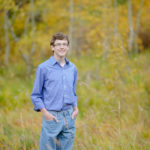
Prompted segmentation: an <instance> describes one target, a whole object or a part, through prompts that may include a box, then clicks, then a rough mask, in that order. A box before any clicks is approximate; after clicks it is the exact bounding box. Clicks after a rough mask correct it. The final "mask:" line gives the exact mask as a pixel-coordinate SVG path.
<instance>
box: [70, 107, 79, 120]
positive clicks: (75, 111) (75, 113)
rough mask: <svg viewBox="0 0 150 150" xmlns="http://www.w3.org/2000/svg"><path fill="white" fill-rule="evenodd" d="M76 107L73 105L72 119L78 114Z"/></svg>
mask: <svg viewBox="0 0 150 150" xmlns="http://www.w3.org/2000/svg"><path fill="white" fill-rule="evenodd" d="M78 112H79V111H78V108H77V107H74V111H73V113H72V119H74V118H76V117H77V115H78Z"/></svg>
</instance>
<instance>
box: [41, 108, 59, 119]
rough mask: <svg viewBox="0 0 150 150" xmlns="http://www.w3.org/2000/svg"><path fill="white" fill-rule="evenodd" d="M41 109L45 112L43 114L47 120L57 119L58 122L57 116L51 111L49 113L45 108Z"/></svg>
mask: <svg viewBox="0 0 150 150" xmlns="http://www.w3.org/2000/svg"><path fill="white" fill-rule="evenodd" d="M41 111H42V112H43V115H44V117H45V119H46V120H49V121H50V120H55V121H56V122H58V120H57V118H56V117H55V116H53V115H52V114H51V113H49V112H48V111H47V110H46V109H45V108H43V109H41Z"/></svg>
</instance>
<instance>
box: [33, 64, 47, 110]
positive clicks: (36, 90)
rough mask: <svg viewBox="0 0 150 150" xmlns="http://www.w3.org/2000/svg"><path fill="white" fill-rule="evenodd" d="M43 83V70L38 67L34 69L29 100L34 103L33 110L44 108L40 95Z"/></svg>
mask: <svg viewBox="0 0 150 150" xmlns="http://www.w3.org/2000/svg"><path fill="white" fill-rule="evenodd" d="M43 84H44V72H43V71H42V68H40V67H38V68H37V71H36V77H35V81H34V86H33V90H32V93H31V101H32V103H33V105H34V110H35V111H40V109H42V108H45V106H44V103H43V96H42V90H43Z"/></svg>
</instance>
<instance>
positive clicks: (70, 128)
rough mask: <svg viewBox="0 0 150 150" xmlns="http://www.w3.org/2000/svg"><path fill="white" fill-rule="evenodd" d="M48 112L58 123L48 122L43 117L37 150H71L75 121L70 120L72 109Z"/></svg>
mask: <svg viewBox="0 0 150 150" xmlns="http://www.w3.org/2000/svg"><path fill="white" fill-rule="evenodd" d="M49 112H50V113H51V114H53V115H54V116H55V117H56V118H57V120H58V122H56V121H55V120H50V121H48V120H46V119H45V117H44V116H43V118H42V130H41V136H40V145H39V150H72V147H73V143H74V136H75V120H76V118H74V119H72V118H71V116H72V112H73V109H72V108H71V109H68V110H64V111H59V112H57V111H49Z"/></svg>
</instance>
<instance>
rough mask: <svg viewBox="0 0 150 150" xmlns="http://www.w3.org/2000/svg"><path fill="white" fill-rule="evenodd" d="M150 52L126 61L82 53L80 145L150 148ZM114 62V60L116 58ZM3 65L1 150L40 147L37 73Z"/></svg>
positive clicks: (81, 149) (78, 148)
mask: <svg viewBox="0 0 150 150" xmlns="http://www.w3.org/2000/svg"><path fill="white" fill-rule="evenodd" d="M149 58H150V53H148V52H145V53H141V54H139V55H135V56H132V57H131V58H128V59H124V58H122V59H121V60H120V61H117V60H115V61H114V60H108V61H106V60H105V61H104V60H103V59H101V58H99V57H94V56H92V57H89V56H80V58H78V59H76V58H75V57H72V58H71V60H72V61H73V62H74V63H75V64H76V66H77V68H78V85H77V95H78V107H79V115H78V117H77V120H76V135H75V137H76V138H75V145H74V150H149V149H150V119H149V116H150V78H149V76H150V67H149V66H150V59H149ZM113 61H114V63H113ZM22 68H24V65H23V64H20V65H12V66H11V67H10V68H8V70H5V69H4V68H1V69H0V149H1V150H37V149H38V144H39V136H40V130H41V119H42V118H41V117H42V114H41V113H37V112H35V111H33V105H32V103H31V100H30V94H31V91H32V86H33V81H34V76H35V73H34V74H33V75H32V77H31V78H26V77H25V75H24V74H25V70H24V69H22Z"/></svg>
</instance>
